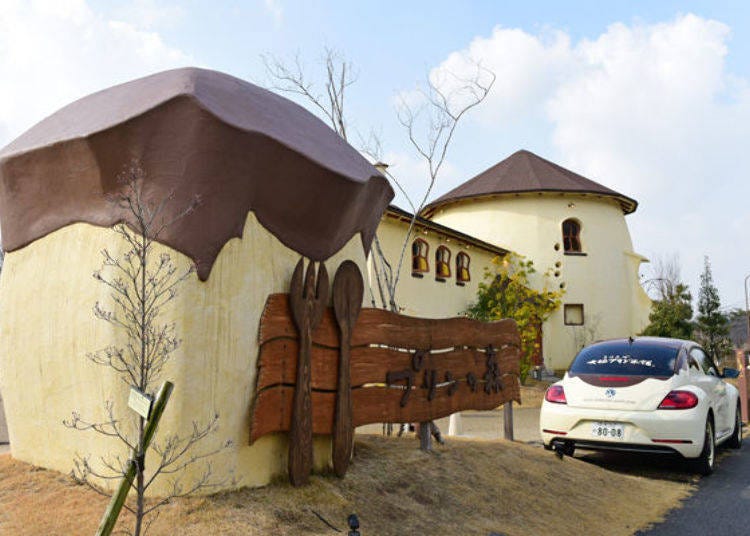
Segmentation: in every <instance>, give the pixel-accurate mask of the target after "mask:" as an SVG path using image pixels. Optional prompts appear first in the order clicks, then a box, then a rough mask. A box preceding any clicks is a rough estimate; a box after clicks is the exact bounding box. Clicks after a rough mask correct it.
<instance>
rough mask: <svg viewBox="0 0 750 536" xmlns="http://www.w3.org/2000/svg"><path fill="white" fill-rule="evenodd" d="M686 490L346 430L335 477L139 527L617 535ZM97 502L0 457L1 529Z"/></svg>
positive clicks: (572, 464) (180, 507) (76, 527)
mask: <svg viewBox="0 0 750 536" xmlns="http://www.w3.org/2000/svg"><path fill="white" fill-rule="evenodd" d="M692 489H693V486H692V485H691V484H690V483H689V482H680V481H672V480H668V479H667V480H662V479H648V478H643V477H640V476H634V475H626V474H621V473H618V472H613V471H610V470H607V469H605V468H602V467H599V466H597V465H595V464H591V463H586V462H584V461H581V460H578V459H571V458H566V459H564V460H562V461H561V460H558V459H557V458H556V457H555V456H554V455H551V454H550V453H549V452H546V451H544V450H542V449H541V448H539V447H535V446H530V445H526V444H521V443H510V442H506V441H503V440H497V441H481V440H461V439H453V440H451V441H450V443H449V445H447V446H437V447H436V450H435V451H434V452H433V453H430V454H425V453H422V452H420V451H419V450H418V449H417V448H416V443H415V440H414V439H413V438H402V439H397V438H385V437H381V436H357V442H356V457H355V459H354V461H353V464H352V466H351V468H350V471H349V473H348V474H347V476H346V478H344V479H338V478H336V477H334V476H329V475H324V476H315V477H313V479H312V483H311V485H310V486H307V487H304V488H297V489H295V488H292V487H290V486H289V485H288V484H287V483H284V482H279V483H276V484H273V485H270V486H266V487H264V488H260V489H244V490H240V491H236V492H231V493H222V494H219V495H215V496H212V497H204V498H190V499H181V500H176V501H174V502H173V503H171V504H169V505H167V506H166V507H164V508H163V509H162V511H161V515H160V516H159V517H158V518H157V519H156V521H155V522H154V524H153V526H152V529H151V531H150V532H149V534H152V535H173V534H181V535H188V536H189V535H205V534H212V535H214V534H217V535H224V534H227V535H230V534H243V535H248V534H249V535H254V534H280V535H287V534H288V535H292V534H294V535H297V534H320V535H324V534H331V533H333V529H331V528H330V527H329V526H327V525H326V524H325V523H324V522H323V521H322V520H321V518H324V519H325V520H327V521H328V522H329V523H330V524H331V525H333V526H335V527H336V528H337V529H339V530H341V531H345V530H346V526H345V521H346V518H347V516H348V515H349V514H350V513H352V512H356V513H357V515H358V516H359V518H360V522H361V531H362V534H365V535H381V534H382V535H403V534H422V533H429V534H435V535H440V534H446V535H455V534H462V535H463V534H467V535H470V534H477V535H482V536H486V535H487V534H488V533H489V532H491V531H494V532H497V533H500V534H506V535H508V536H512V535H528V534H544V533H555V534H560V535H565V534H570V535H574V534H575V535H578V534H608V535H626V534H632V533H633V532H634V531H636V530H637V529H640V528H643V527H645V526H647V525H648V524H649V523H653V522H656V521H658V520H660V519H662V517H663V516H664V514H665V513H666V512H667V511H668V510H669V509H671V508H672V507H674V506H675V505H677V504H679V501H680V500H681V499H683V498H685V497H686V496H687V495H688V494H689V493H690V492H691V490H692ZM106 503H107V499H106V498H104V497H101V496H98V495H97V494H95V493H94V492H92V491H91V490H88V489H86V488H84V487H82V486H78V485H76V484H74V483H73V482H72V481H71V480H70V479H69V478H68V477H66V476H64V475H61V474H59V473H56V472H52V471H46V470H41V469H36V468H34V467H32V466H30V465H27V464H24V463H21V462H18V461H14V460H13V459H11V458H10V456H9V455H7V454H5V455H0V534H14V535H45V536H48V535H77V534H82V535H83V534H92V533H93V532H94V531H95V529H96V526H97V524H98V521H99V519H100V516H101V514H102V512H103V511H104V509H105V507H106ZM571 512H574V513H575V521H573V520H572V519H571ZM126 519H127V518H126Z"/></svg>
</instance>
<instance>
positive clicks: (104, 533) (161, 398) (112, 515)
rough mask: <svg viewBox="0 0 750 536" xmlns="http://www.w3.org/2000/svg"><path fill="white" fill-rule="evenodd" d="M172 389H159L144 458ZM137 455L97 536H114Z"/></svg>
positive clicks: (167, 386)
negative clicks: (111, 535)
mask: <svg viewBox="0 0 750 536" xmlns="http://www.w3.org/2000/svg"><path fill="white" fill-rule="evenodd" d="M172 389H174V384H172V382H164V383H163V384H162V386H161V387H160V388H159V393H158V394H157V395H156V401H155V402H154V407H153V409H152V410H151V415H150V417H149V418H148V420H147V421H146V429H145V430H144V431H143V453H144V457H145V453H146V449H147V448H148V446H149V445H150V444H151V439H153V437H154V434H155V433H156V427H157V426H158V425H159V420H160V419H161V416H162V413H164V408H165V407H166V405H167V401H168V400H169V396H170V395H171V394H172ZM137 455H138V453H137V452H133V456H132V458H131V460H130V461H129V462H128V470H127V472H126V473H125V478H124V479H123V480H122V482H120V487H119V488H118V490H117V493H115V494H114V495H113V496H112V499H111V500H110V501H109V506H107V510H106V511H105V512H104V517H102V520H101V523H99V528H98V529H97V531H96V536H109V535H110V534H112V530H114V528H115V523H117V518H118V517H119V516H120V511H121V510H122V505H123V504H125V499H126V498H127V497H128V491H130V485H131V484H132V483H133V479H134V478H135V471H136V464H135V457H136V456H137Z"/></svg>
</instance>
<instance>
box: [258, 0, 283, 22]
mask: <svg viewBox="0 0 750 536" xmlns="http://www.w3.org/2000/svg"><path fill="white" fill-rule="evenodd" d="M263 4H264V5H265V6H266V10H267V11H268V12H269V13H270V14H271V16H272V17H273V22H274V24H276V26H277V27H278V26H280V25H281V23H282V22H283V21H284V7H283V6H282V5H281V0H263Z"/></svg>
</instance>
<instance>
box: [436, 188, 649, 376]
mask: <svg viewBox="0 0 750 536" xmlns="http://www.w3.org/2000/svg"><path fill="white" fill-rule="evenodd" d="M568 218H575V219H577V220H579V221H580V222H581V242H582V248H583V252H584V253H586V255H585V256H573V255H565V254H564V252H563V244H562V222H563V221H564V220H566V219H568ZM432 219H433V220H434V221H436V222H437V223H440V224H443V225H446V226H448V227H452V228H454V229H457V230H459V231H462V232H464V233H466V234H469V235H472V236H475V237H477V238H479V239H480V240H484V241H486V242H489V243H491V244H495V245H496V246H500V247H504V248H507V249H510V250H513V251H515V252H517V253H520V254H521V255H524V256H526V257H528V258H530V259H531V260H533V261H534V265H535V266H536V268H537V270H538V272H539V274H537V277H536V278H535V279H534V280H533V281H532V284H533V285H535V286H536V287H538V288H540V287H541V286H543V285H544V284H547V285H549V286H550V287H553V286H557V287H559V285H560V284H564V286H565V291H566V293H565V296H564V297H563V303H570V304H579V303H580V304H583V305H584V315H585V323H584V326H583V327H573V326H566V325H564V322H563V310H562V308H561V309H560V310H559V311H557V312H555V313H554V314H553V315H552V316H551V317H550V319H549V320H548V321H547V322H546V323H545V325H544V358H545V365H546V366H547V367H548V368H552V369H559V368H566V367H567V366H568V365H569V363H570V361H571V359H572V358H573V357H574V356H575V354H576V352H577V350H578V349H580V346H581V345H582V344H585V343H588V342H592V339H603V338H610V337H623V336H628V335H635V334H637V333H638V332H640V331H641V330H642V329H643V328H644V327H645V325H646V324H647V323H648V314H649V311H650V306H651V302H650V300H649V298H648V296H647V295H646V293H645V292H644V290H643V288H642V287H641V285H640V283H639V278H638V267H639V265H640V263H641V262H643V261H644V260H645V259H644V258H643V257H641V256H639V255H637V254H636V253H634V252H633V244H632V241H631V239H630V233H629V231H628V227H627V224H626V222H625V217H624V216H623V213H622V210H621V208H620V206H619V205H618V204H617V203H616V202H615V201H614V200H612V199H610V198H606V197H595V196H583V195H572V194H549V193H545V194H526V195H518V196H497V197H493V198H484V199H477V200H469V201H463V202H458V203H455V204H451V205H448V206H447V207H445V208H443V209H441V210H438V211H437V213H436V214H435V215H434V216H433V218H432ZM556 245H558V247H559V249H555V246H556ZM547 268H552V269H553V272H554V271H558V272H559V275H557V276H555V275H554V274H553V275H552V277H551V278H550V279H549V280H547V281H545V280H544V278H543V277H542V276H541V273H542V272H544V271H545V270H546V269H547Z"/></svg>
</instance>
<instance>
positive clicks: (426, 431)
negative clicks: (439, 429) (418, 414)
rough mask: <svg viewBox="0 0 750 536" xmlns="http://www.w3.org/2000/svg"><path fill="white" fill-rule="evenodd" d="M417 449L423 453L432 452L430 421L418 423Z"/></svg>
mask: <svg viewBox="0 0 750 536" xmlns="http://www.w3.org/2000/svg"><path fill="white" fill-rule="evenodd" d="M419 448H420V449H422V450H423V451H425V452H429V451H431V450H432V432H431V430H430V421H426V422H420V423H419Z"/></svg>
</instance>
